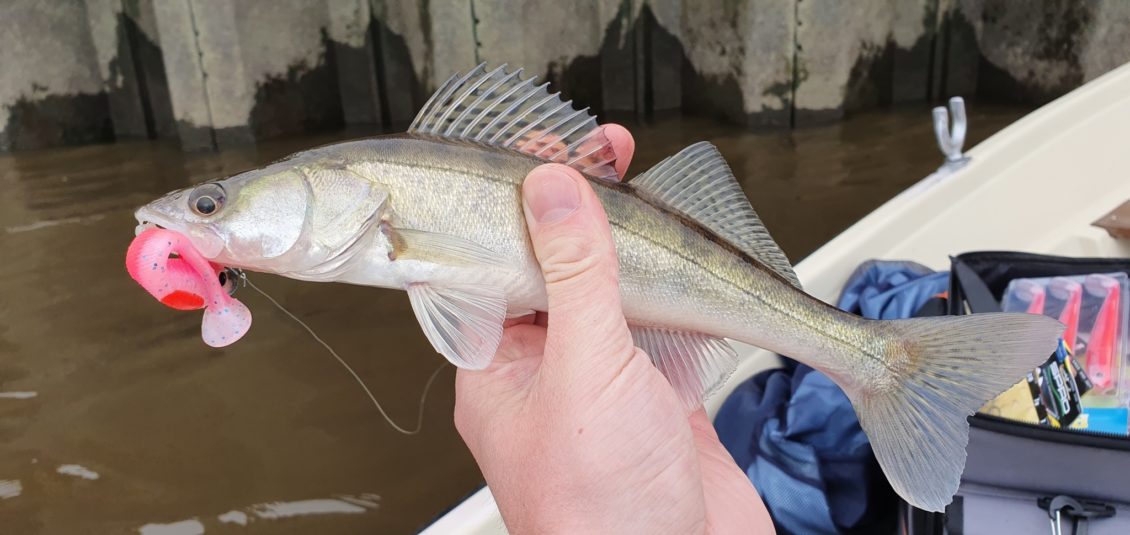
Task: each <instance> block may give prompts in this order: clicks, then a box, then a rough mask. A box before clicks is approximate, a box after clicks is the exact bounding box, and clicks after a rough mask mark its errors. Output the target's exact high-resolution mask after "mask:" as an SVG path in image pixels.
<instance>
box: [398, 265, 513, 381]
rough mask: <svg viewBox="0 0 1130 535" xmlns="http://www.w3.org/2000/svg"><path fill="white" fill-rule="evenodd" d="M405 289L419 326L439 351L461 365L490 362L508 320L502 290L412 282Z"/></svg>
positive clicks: (476, 367)
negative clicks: (504, 323)
mask: <svg viewBox="0 0 1130 535" xmlns="http://www.w3.org/2000/svg"><path fill="white" fill-rule="evenodd" d="M406 290H407V291H408V298H409V300H410V301H411V302H412V312H414V313H415V314H416V319H417V320H418V321H419V322H420V328H422V329H423V330H424V335H425V336H427V337H428V341H429V342H431V343H432V347H434V348H435V350H436V351H437V352H438V353H440V354H441V355H443V356H444V357H446V358H447V360H449V361H451V363H452V364H454V365H456V366H458V367H460V368H465V369H469V370H481V369H483V368H486V367H487V366H488V365H490V362H491V360H493V359H494V354H495V352H496V351H497V350H498V344H499V342H500V341H501V340H502V323H503V322H504V321H505V320H506V298H505V297H504V296H503V293H502V291H501V290H497V289H492V288H485V287H481V286H476V287H471V286H465V287H447V286H434V285H431V284H427V283H413V284H409V285H408V287H407V288H406Z"/></svg>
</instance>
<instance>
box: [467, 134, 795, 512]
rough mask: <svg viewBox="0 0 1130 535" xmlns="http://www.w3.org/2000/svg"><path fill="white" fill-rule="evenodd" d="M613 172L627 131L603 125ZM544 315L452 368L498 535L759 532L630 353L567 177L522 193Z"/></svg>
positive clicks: (551, 177)
mask: <svg viewBox="0 0 1130 535" xmlns="http://www.w3.org/2000/svg"><path fill="white" fill-rule="evenodd" d="M604 128H605V134H606V136H607V137H608V138H609V139H610V140H611V141H612V143H613V147H614V148H615V151H616V154H617V167H616V169H617V171H618V172H619V174H620V175H621V177H622V176H623V174H624V171H625V170H626V168H627V164H628V162H629V161H630V159H631V157H632V152H633V148H634V142H633V141H632V138H631V135H630V134H629V133H628V132H627V131H626V130H625V129H624V128H623V127H619V126H616V125H609V126H605V127H604ZM522 189H523V200H524V206H525V212H526V221H527V226H528V228H529V232H530V239H531V241H532V243H533V246H534V251H535V254H536V256H537V258H538V262H539V263H540V264H541V268H542V273H543V275H544V277H545V281H546V291H547V293H548V296H549V312H548V316H546V315H539V316H538V317H537V318H534V317H529V318H524V319H522V320H519V321H516V322H512V323H513V324H511V325H509V326H508V327H507V328H506V329H505V331H504V333H503V339H502V344H501V345H500V347H499V349H498V353H497V355H496V356H495V358H494V362H493V363H492V364H491V365H490V366H489V367H488V368H486V369H485V370H482V371H477V372H476V371H468V370H459V372H458V374H457V376H456V385H455V387H456V404H455V425H456V427H457V428H458V430H459V433H460V435H462V437H463V439H464V441H466V443H467V447H468V448H469V449H470V450H471V453H472V455H474V457H475V460H476V461H477V462H478V464H479V467H480V468H481V469H482V471H483V476H484V477H485V478H486V481H487V484H488V485H489V486H490V489H491V492H492V493H493V494H494V497H495V501H496V502H497V503H498V507H499V510H500V511H501V512H502V517H503V519H504V520H505V522H506V525H507V527H508V528H509V530H510V531H511V532H512V533H649V534H651V533H679V534H684V533H703V532H710V533H772V532H773V524H772V521H771V520H770V518H769V514H768V512H767V511H766V509H765V506H764V504H763V503H762V502H761V499H760V497H759V496H758V495H757V491H755V490H754V488H753V486H752V485H751V484H750V481H749V479H748V478H747V477H746V475H745V473H744V472H743V471H742V470H741V469H739V468H738V467H737V465H735V464H734V461H733V458H732V457H730V454H729V453H728V452H727V451H726V450H725V448H724V447H723V446H722V444H721V443H720V442H719V441H718V436H717V434H715V432H714V429H713V427H712V426H711V424H710V421H709V420H708V419H707V416H706V412H705V411H704V410H702V409H699V410H697V411H694V412H693V413H691V414H689V415H688V414H687V410H686V409H685V408H684V406H683V404H682V403H681V402H680V401H679V398H678V397H677V395H676V394H675V391H674V389H672V388H671V386H670V384H669V383H668V382H667V379H666V378H664V377H663V375H662V374H661V373H660V372H659V370H658V369H656V368H655V366H653V365H652V364H651V361H650V359H649V358H648V356H647V355H646V354H644V353H643V351H641V350H640V349H638V348H636V347H635V346H634V345H633V343H632V337H631V334H630V333H629V331H628V327H627V324H626V322H625V320H624V315H623V312H622V309H621V305H620V292H619V286H618V280H617V277H618V265H617V258H616V252H615V247H614V244H613V242H612V236H611V232H610V230H609V226H608V221H607V218H606V216H605V213H604V210H603V208H602V207H601V205H600V201H599V200H598V199H597V198H596V196H595V194H594V193H593V191H592V189H591V187H590V186H589V185H588V183H587V182H586V180H585V179H584V178H583V177H582V176H581V175H580V174H579V173H577V172H576V171H574V170H572V169H570V168H568V167H566V166H563V165H558V164H547V165H543V166H540V167H538V168H537V169H535V170H534V171H532V172H531V173H530V175H529V176H528V177H527V178H526V181H525V183H524V184H523V188H522Z"/></svg>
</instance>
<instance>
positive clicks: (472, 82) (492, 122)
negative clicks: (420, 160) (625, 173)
mask: <svg viewBox="0 0 1130 535" xmlns="http://www.w3.org/2000/svg"><path fill="white" fill-rule="evenodd" d="M485 65H486V64H485V63H483V64H480V65H479V66H478V67H475V68H474V69H472V70H471V71H470V72H468V73H466V74H462V75H459V74H457V75H455V76H452V77H451V78H449V79H448V80H447V82H445V83H444V84H443V86H441V87H440V88H439V90H438V91H436V93H435V94H434V95H432V98H430V99H429V100H428V102H427V103H426V104H424V109H422V110H420V114H419V115H417V116H416V119H415V120H414V121H412V125H411V126H410V127H408V132H410V133H413V134H421V135H428V136H439V137H445V138H449V139H459V140H463V141H470V142H474V143H482V144H484V145H490V146H494V147H501V148H507V149H512V150H516V151H519V152H524V153H526V154H530V155H533V156H536V157H538V158H541V159H543V160H546V161H549V162H558V163H563V164H565V165H568V166H571V167H573V168H575V169H577V170H578V171H581V172H582V173H585V174H587V175H589V176H592V177H595V178H605V179H615V178H616V170H615V168H613V163H614V162H615V160H616V154H615V152H613V150H612V145H611V143H609V142H608V139H607V138H605V137H604V133H603V131H602V130H601V129H600V127H599V126H598V125H597V124H596V117H594V116H592V115H590V114H589V113H588V108H585V109H583V110H575V109H573V106H572V105H571V104H572V101H563V100H562V99H561V94H560V93H550V92H549V90H548V89H546V87H547V86H548V85H549V84H548V83H546V84H542V85H534V82H535V81H536V78H534V77H531V78H527V79H525V80H523V79H522V69H518V70H516V71H513V72H506V65H505V64H504V65H501V66H499V67H498V68H496V69H494V70H491V71H487V70H486V67H485Z"/></svg>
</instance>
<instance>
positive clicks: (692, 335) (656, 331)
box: [628, 325, 738, 410]
mask: <svg viewBox="0 0 1130 535" xmlns="http://www.w3.org/2000/svg"><path fill="white" fill-rule="evenodd" d="M628 327H629V329H630V330H631V331H632V340H633V341H634V342H635V344H636V347H638V348H640V349H642V350H643V351H644V352H645V353H647V354H648V356H649V357H651V362H652V363H653V364H655V367H656V368H659V371H660V372H662V373H663V375H664V376H665V377H667V380H668V381H670V382H671V386H672V387H673V388H674V389H675V392H676V393H677V394H678V395H679V399H681V400H682V401H683V404H684V405H686V406H687V408H688V409H692V410H693V409H697V408H698V407H701V406H702V402H703V401H704V400H705V399H706V398H707V397H709V396H710V394H713V393H714V391H715V390H717V389H718V387H720V386H722V383H724V382H725V381H726V379H728V378H729V377H730V374H732V373H734V369H736V368H737V366H738V355H737V353H736V352H735V351H734V349H733V348H732V347H730V344H729V343H728V342H726V340H725V339H722V338H718V337H715V336H710V335H706V334H701V333H696V332H686V331H676V330H671V329H665V328H662V327H647V326H641V325H629V326H628Z"/></svg>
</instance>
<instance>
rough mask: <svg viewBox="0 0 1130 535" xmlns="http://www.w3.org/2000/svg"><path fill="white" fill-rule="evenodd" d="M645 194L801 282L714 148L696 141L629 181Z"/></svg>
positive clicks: (793, 281)
mask: <svg viewBox="0 0 1130 535" xmlns="http://www.w3.org/2000/svg"><path fill="white" fill-rule="evenodd" d="M630 184H632V185H633V186H635V187H636V189H637V190H638V191H639V192H640V193H641V194H643V195H644V196H646V197H648V198H650V199H651V200H653V201H656V202H659V203H661V204H663V205H665V206H668V207H670V208H672V209H674V210H676V211H678V212H679V213H681V214H683V215H685V216H687V217H689V218H691V219H693V220H695V221H697V222H699V223H700V224H702V225H703V226H705V227H706V228H708V229H710V230H711V231H713V232H714V233H715V234H717V235H718V236H719V237H721V238H722V239H724V240H726V241H728V242H730V244H732V245H733V246H734V247H737V248H738V249H741V250H742V251H744V252H745V253H746V254H748V255H750V256H752V257H754V258H756V259H757V260H759V261H761V263H762V264H765V266H766V267H768V268H770V269H772V270H773V271H775V272H777V274H779V275H781V276H782V277H784V278H785V279H787V280H788V281H789V282H791V283H792V284H793V286H796V287H797V288H800V287H801V286H800V280H799V279H797V276H796V273H794V272H793V266H792V264H790V263H789V259H788V258H786V257H785V253H784V252H783V251H781V248H780V247H779V246H777V242H775V241H773V237H772V236H770V235H769V231H768V230H766V229H765V225H764V224H763V223H762V222H761V219H760V218H758V217H757V213H755V212H754V211H753V207H752V206H750V204H749V201H748V200H747V199H746V196H745V193H744V192H743V191H742V188H741V186H739V185H738V181H737V179H736V178H734V174H733V173H732V172H731V171H730V166H729V165H727V164H726V160H725V159H723V158H722V154H721V153H719V152H718V149H717V148H715V147H714V145H711V144H710V143H707V142H705V141H702V142H699V143H695V144H694V145H691V146H689V147H687V148H685V149H683V150H682V151H680V152H679V153H678V154H676V155H674V156H671V157H669V158H667V159H666V160H663V161H662V162H659V165H656V166H655V167H652V168H651V169H648V170H647V171H646V172H644V174H642V175H640V176H638V177H636V178H633V179H632V181H631V182H630Z"/></svg>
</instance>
